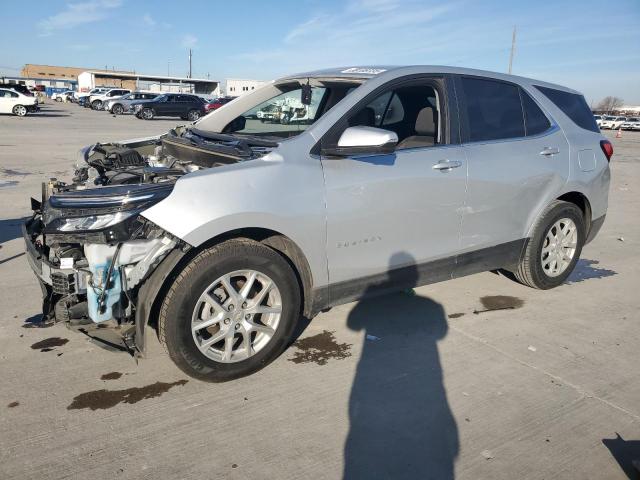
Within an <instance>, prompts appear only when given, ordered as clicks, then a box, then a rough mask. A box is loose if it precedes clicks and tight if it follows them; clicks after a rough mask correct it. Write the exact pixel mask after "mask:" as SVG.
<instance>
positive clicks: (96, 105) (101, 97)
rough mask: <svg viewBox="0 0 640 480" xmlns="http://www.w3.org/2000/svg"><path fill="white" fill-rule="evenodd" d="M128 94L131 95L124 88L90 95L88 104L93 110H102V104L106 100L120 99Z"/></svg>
mask: <svg viewBox="0 0 640 480" xmlns="http://www.w3.org/2000/svg"><path fill="white" fill-rule="evenodd" d="M128 93H131V90H128V89H126V88H112V89H111V90H109V91H107V92H104V93H99V94H96V95H91V96H90V97H89V104H90V105H91V108H92V109H93V110H102V107H103V104H104V102H106V101H107V100H111V99H113V98H118V97H122V96H123V95H126V94H128Z"/></svg>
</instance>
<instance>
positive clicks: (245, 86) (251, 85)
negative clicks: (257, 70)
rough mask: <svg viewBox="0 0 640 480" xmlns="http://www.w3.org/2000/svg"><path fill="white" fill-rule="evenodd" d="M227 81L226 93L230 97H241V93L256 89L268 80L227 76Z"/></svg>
mask: <svg viewBox="0 0 640 480" xmlns="http://www.w3.org/2000/svg"><path fill="white" fill-rule="evenodd" d="M225 83H226V85H225V94H226V95H228V96H230V97H239V96H240V95H244V94H245V93H249V92H251V91H252V90H255V89H256V88H258V87H260V86H262V85H264V84H265V83H267V82H265V81H262V80H246V79H239V78H227V79H226V81H225Z"/></svg>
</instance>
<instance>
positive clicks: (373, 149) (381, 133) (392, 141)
mask: <svg viewBox="0 0 640 480" xmlns="http://www.w3.org/2000/svg"><path fill="white" fill-rule="evenodd" d="M397 144H398V135H397V134H396V133H395V132H392V131H390V130H383V129H382V128H375V127H349V128H347V129H346V130H345V131H344V132H342V135H341V136H340V139H339V140H338V145H337V146H336V147H332V148H323V149H322V154H323V155H328V156H334V157H348V156H351V155H379V154H388V153H393V151H394V150H395V148H396V145H397Z"/></svg>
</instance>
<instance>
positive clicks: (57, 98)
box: [51, 90, 74, 102]
mask: <svg viewBox="0 0 640 480" xmlns="http://www.w3.org/2000/svg"><path fill="white" fill-rule="evenodd" d="M73 94H74V91H73V90H66V91H64V92H58V93H54V94H52V95H51V100H55V101H56V102H64V101H65V100H66V97H69V96H71V95H73Z"/></svg>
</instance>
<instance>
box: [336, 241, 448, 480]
mask: <svg viewBox="0 0 640 480" xmlns="http://www.w3.org/2000/svg"><path fill="white" fill-rule="evenodd" d="M391 264H392V265H398V264H402V265H408V267H406V268H404V269H402V272H401V273H400V272H397V273H394V272H390V273H389V276H388V280H387V281H386V282H385V284H383V285H378V286H376V287H374V288H371V289H370V291H368V292H367V293H373V292H374V290H375V291H379V290H380V288H382V289H385V287H387V288H388V287H391V286H393V287H395V286H397V285H407V286H409V285H415V284H417V280H418V271H417V269H416V267H415V262H414V261H413V259H412V257H411V256H409V255H407V254H404V253H402V254H396V255H394V257H393V258H392V261H391ZM393 287H392V288H393ZM365 298H366V294H365ZM348 326H349V328H351V329H353V330H362V329H364V330H365V334H366V335H365V339H364V345H363V349H362V355H361V358H360V361H359V364H358V368H357V371H356V374H355V378H354V382H353V387H352V390H351V398H350V402H349V419H350V430H349V435H348V438H347V441H346V444H345V449H344V456H345V458H344V460H345V467H344V479H346V480H352V479H378V478H380V479H382V478H384V479H404V478H406V479H438V480H439V479H452V478H453V477H454V461H455V459H456V457H457V455H458V448H459V443H458V429H457V426H456V422H455V419H454V417H453V415H452V413H451V410H450V408H449V404H448V402H447V396H446V392H445V388H444V385H443V383H442V368H441V365H440V358H439V355H438V348H437V342H438V340H440V339H442V338H444V337H445V335H446V334H447V330H448V326H447V320H446V316H445V312H444V309H443V308H442V306H441V305H440V304H439V303H436V302H434V301H433V300H430V299H429V298H426V297H421V296H419V295H413V294H411V293H407V292H405V293H393V294H387V295H384V296H381V297H377V298H373V299H365V300H361V301H360V302H359V303H358V304H357V305H356V306H355V307H354V309H353V310H352V311H351V313H350V314H349V317H348ZM367 335H369V336H370V337H369V338H367ZM375 337H379V339H376V338H375Z"/></svg>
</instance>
